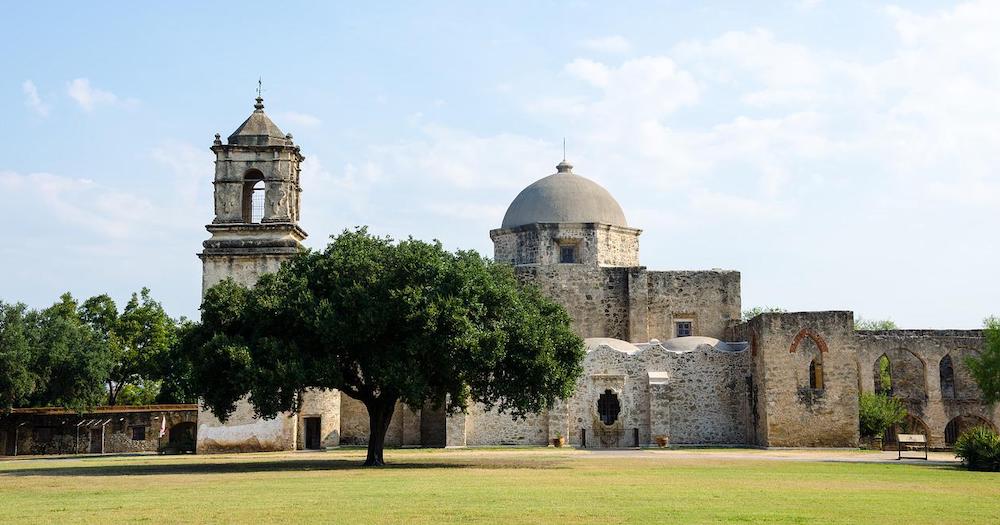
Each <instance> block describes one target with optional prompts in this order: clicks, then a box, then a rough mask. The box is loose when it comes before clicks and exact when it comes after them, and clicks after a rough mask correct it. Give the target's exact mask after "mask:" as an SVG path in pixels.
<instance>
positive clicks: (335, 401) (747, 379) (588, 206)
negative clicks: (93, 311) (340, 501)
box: [197, 98, 1000, 452]
mask: <svg viewBox="0 0 1000 525" xmlns="http://www.w3.org/2000/svg"><path fill="white" fill-rule="evenodd" d="M254 108H255V109H254V111H253V113H252V114H251V115H250V117H249V118H248V119H247V120H246V121H245V122H244V123H243V124H242V125H241V126H240V127H239V128H238V129H237V130H236V131H235V132H234V133H233V134H232V135H230V136H229V138H228V140H227V143H226V144H223V143H222V141H221V139H220V137H219V135H216V140H215V143H214V144H213V146H212V151H213V152H214V153H215V155H216V163H215V165H216V169H215V218H214V220H213V221H212V223H211V224H209V225H208V226H207V229H208V231H209V232H210V233H211V234H212V236H211V238H210V239H209V240H207V241H205V243H204V250H203V251H202V253H201V254H199V257H200V258H201V260H202V261H203V265H204V267H203V268H204V271H203V279H202V287H203V292H204V290H206V289H208V288H209V287H211V286H212V285H214V284H216V283H218V282H219V281H221V280H223V279H225V278H227V277H232V278H233V279H235V280H236V281H238V282H241V283H244V284H247V285H252V284H254V283H255V282H256V280H257V278H258V277H259V276H260V275H262V274H264V273H267V272H272V271H274V270H275V269H277V268H278V266H279V265H280V264H281V262H282V261H283V260H285V259H287V258H288V257H290V256H291V255H292V254H294V253H295V252H296V251H297V250H298V249H300V248H301V242H302V240H303V239H305V237H306V233H305V232H304V231H303V230H302V229H301V228H300V227H299V226H298V221H299V202H300V201H299V195H300V193H301V191H302V189H301V187H300V186H299V171H300V163H301V162H302V160H303V156H302V154H301V153H300V151H299V148H298V146H296V145H295V144H294V142H293V141H292V136H291V135H290V134H289V135H286V134H284V133H282V132H281V130H280V129H279V128H278V127H277V126H276V125H275V124H274V123H273V122H272V121H271V120H270V119H269V118H268V117H267V115H266V114H265V113H264V105H263V101H262V100H261V99H260V98H258V99H257V104H256V105H255V106H254ZM640 233H641V230H638V229H636V228H634V227H631V226H630V225H629V224H628V222H627V221H626V219H625V213H624V212H623V210H622V208H621V206H619V204H618V203H617V201H615V199H614V198H613V197H612V196H611V194H609V193H608V192H607V191H606V190H605V189H604V188H602V187H601V186H599V185H598V184H596V183H594V182H593V181H591V180H589V179H586V178H584V177H581V176H579V175H577V174H575V173H574V172H573V166H571V165H570V164H569V163H568V162H566V161H565V160H564V161H563V162H561V163H559V165H558V166H557V167H556V173H554V174H552V175H549V176H547V177H545V178H542V179H541V180H539V181H537V182H535V183H533V184H531V185H530V186H528V187H527V188H525V189H524V190H523V191H522V192H521V193H520V194H519V195H518V196H517V197H516V198H515V199H514V201H513V202H512V203H511V205H510V207H509V208H508V210H507V213H506V215H505V216H504V217H503V221H502V223H501V227H500V228H497V229H495V230H493V231H491V232H490V237H491V239H492V240H493V243H494V257H495V259H496V260H497V261H500V262H505V263H509V264H511V265H513V266H514V267H515V271H516V272H517V274H518V275H519V277H520V278H521V279H523V280H524V281H527V282H532V283H534V284H536V285H537V286H539V287H540V288H541V289H542V290H543V292H544V293H546V294H547V295H549V296H550V297H551V298H553V299H554V300H556V301H557V302H559V303H560V304H562V305H563V306H565V307H566V309H567V310H568V311H569V313H570V315H571V317H572V318H573V326H574V329H575V330H576V331H577V332H578V333H579V334H580V335H581V336H583V337H585V338H586V344H587V355H586V357H585V360H584V373H583V375H582V376H581V377H580V379H579V382H578V386H577V389H576V392H575V393H574V395H573V396H572V397H571V398H570V399H568V400H566V401H565V402H561V403H559V404H558V405H557V406H556V407H553V408H552V409H551V410H549V411H547V412H545V413H541V414H534V415H532V416H529V417H528V418H526V419H523V420H512V419H511V417H510V416H509V415H506V414H499V413H495V412H489V411H485V410H483V408H482V407H477V406H472V407H470V409H469V411H468V413H467V414H458V415H454V416H446V415H445V414H444V413H443V411H441V410H434V409H432V408H431V407H407V406H400V407H397V410H396V413H395V415H394V416H393V419H392V422H391V424H390V428H389V431H388V433H387V436H386V444H387V445H389V446H393V445H399V446H437V447H441V446H448V447H462V446H480V445H545V444H548V443H550V442H551V440H552V439H555V438H559V437H563V438H565V439H566V440H567V441H568V442H569V443H570V444H572V445H574V446H586V447H631V446H636V445H638V446H647V445H650V444H653V443H656V442H657V441H668V442H670V443H672V444H720V445H751V446H782V447H784V446H807V447H808V446H831V447H854V446H857V445H858V441H859V436H858V396H859V394H860V393H861V392H864V391H874V390H876V384H875V376H876V373H877V372H876V370H877V367H878V366H879V365H878V363H879V361H880V360H882V359H885V360H888V364H889V370H890V371H891V377H892V391H891V393H892V395H894V396H897V397H899V398H900V399H902V400H903V401H904V403H905V404H906V405H907V407H908V409H909V412H910V414H911V419H910V421H909V422H908V423H909V425H908V426H909V427H911V429H915V432H917V433H924V434H926V435H927V436H928V438H929V441H930V444H931V446H932V447H943V446H947V445H950V444H951V443H952V442H953V441H954V439H955V437H956V436H957V434H958V433H960V432H961V431H962V430H963V429H964V428H967V427H969V426H971V425H977V424H985V425H989V426H992V427H994V428H996V426H997V424H998V422H1000V408H990V407H988V406H986V405H984V404H983V403H982V402H981V400H980V397H981V396H980V393H979V391H978V388H977V386H976V384H975V382H974V381H973V380H972V378H971V377H970V375H969V372H968V370H967V369H966V367H965V363H964V358H965V357H966V356H968V355H970V354H973V353H975V352H978V351H980V349H981V348H982V345H983V337H982V332H981V331H979V330H890V331H856V330H854V323H853V314H852V313H851V312H848V311H831V312H797V313H766V314H761V315H758V316H756V317H754V318H753V319H750V320H748V321H742V320H741V319H740V306H741V305H740V274H739V272H736V271H731V270H707V271H651V270H648V269H646V268H645V267H643V266H641V265H640V263H639V235H640ZM198 421H199V429H198V433H197V436H198V451H199V452H213V451H232V450H242V451H253V450H290V449H296V448H322V447H329V446H337V445H339V444H354V445H361V444H364V443H365V442H366V440H367V435H368V416H367V413H366V411H365V407H364V405H363V404H361V403H360V402H359V401H357V400H354V399H352V398H350V397H348V396H346V395H343V394H341V393H340V392H337V391H313V392H308V393H307V394H306V396H305V399H304V403H303V407H302V409H301V411H300V412H298V413H287V414H282V415H280V416H279V417H277V418H275V419H271V420H261V419H257V418H255V417H254V416H253V411H252V409H251V407H250V406H249V404H248V403H246V402H243V403H240V405H239V407H238V409H237V412H236V413H235V414H233V416H232V417H231V418H230V420H229V421H227V422H226V423H225V424H222V423H220V422H219V421H218V420H217V419H216V418H215V417H213V416H212V414H211V413H209V412H207V411H205V410H202V411H201V412H200V413H199V416H198Z"/></svg>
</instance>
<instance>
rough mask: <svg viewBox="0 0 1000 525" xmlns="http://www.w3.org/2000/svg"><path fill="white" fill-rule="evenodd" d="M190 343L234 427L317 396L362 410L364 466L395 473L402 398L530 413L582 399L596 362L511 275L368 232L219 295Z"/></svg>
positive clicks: (214, 405) (202, 385)
mask: <svg viewBox="0 0 1000 525" xmlns="http://www.w3.org/2000/svg"><path fill="white" fill-rule="evenodd" d="M188 339H189V341H188V342H187V343H185V346H187V347H188V348H189V349H191V360H192V382H193V385H194V386H195V389H196V391H197V393H198V394H199V395H200V396H202V398H203V400H204V402H205V404H206V405H207V406H208V407H209V408H211V409H212V411H213V412H214V413H215V414H216V415H217V416H219V417H221V418H223V419H224V418H225V417H226V416H228V414H231V413H232V411H233V410H234V409H235V406H236V403H237V402H238V401H239V400H240V399H242V398H243V397H244V396H247V395H249V401H250V402H251V403H252V405H253V407H254V409H255V411H256V412H257V414H258V415H259V416H263V417H270V416H275V415H276V414H277V413H279V412H282V411H287V410H293V409H295V407H296V406H297V403H298V402H299V401H300V400H301V395H302V393H303V392H304V391H305V390H306V389H309V388H323V389H339V390H340V391H341V392H343V393H345V394H347V395H348V396H351V397H353V398H355V399H357V400H359V401H361V402H362V403H364V405H365V407H366V408H367V409H368V415H369V423H370V426H369V428H370V436H369V442H368V457H367V459H366V461H365V465H382V464H383V463H384V461H383V455H382V450H383V446H384V440H385V432H386V429H387V427H388V424H389V421H390V420H391V418H392V415H393V412H394V409H395V405H396V403H397V401H402V402H404V403H406V404H407V405H409V406H412V407H422V406H424V405H425V404H426V403H430V404H432V405H436V406H438V407H440V406H441V404H444V406H445V408H446V409H447V410H448V411H449V412H455V411H462V410H465V409H466V407H467V406H468V403H470V402H472V403H481V404H483V405H485V406H486V407H487V408H488V409H497V410H499V411H504V412H508V413H511V414H513V415H514V416H523V415H525V414H527V413H531V412H538V411H541V410H543V409H545V408H547V407H550V406H552V404H553V403H554V402H555V400H556V399H558V398H566V397H568V396H569V395H570V394H571V393H572V390H573V387H574V385H575V382H576V379H577V377H578V376H579V374H580V373H581V371H582V368H581V360H582V358H583V353H584V350H583V341H582V340H581V339H580V338H579V337H578V336H577V335H575V334H574V333H573V332H572V330H571V329H570V318H569V316H568V314H567V313H566V311H565V310H564V309H563V308H562V307H561V306H559V305H557V304H555V303H554V302H552V301H550V300H548V299H546V298H545V297H543V296H542V295H541V293H540V292H539V291H538V290H537V289H535V288H534V287H529V286H524V285H522V284H521V283H519V282H518V280H517V279H516V277H515V276H514V273H513V271H512V270H511V268H510V267H509V266H507V265H503V264H495V263H492V262H491V261H489V260H487V259H484V258H483V257H481V256H480V255H478V254H477V253H475V252H471V251H459V252H457V253H450V252H448V251H446V250H444V249H443V248H442V247H441V245H440V244H439V243H434V244H430V243H426V242H422V241H418V240H414V239H408V240H404V241H401V242H395V241H393V240H392V239H391V238H384V237H375V236H372V235H369V234H368V232H367V230H365V229H363V228H362V229H359V230H355V231H345V232H343V233H342V234H341V235H339V236H336V237H334V238H333V239H332V242H331V243H330V244H329V245H328V246H327V248H326V249H325V250H323V251H315V252H305V253H302V254H300V255H297V256H296V257H294V258H292V259H291V260H289V261H287V262H286V263H284V264H283V265H282V267H281V269H280V270H279V271H278V272H276V273H274V274H269V275H265V276H263V277H261V278H260V280H259V281H258V282H257V284H256V286H254V287H253V288H247V287H245V286H242V285H239V284H237V283H235V282H233V281H224V282H222V283H220V284H219V285H217V286H215V287H213V288H211V289H210V290H208V292H207V293H206V296H205V300H204V302H203V304H202V323H201V325H200V326H199V327H198V329H196V330H192V331H191V332H190V333H189V335H188Z"/></svg>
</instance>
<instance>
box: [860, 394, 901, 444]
mask: <svg viewBox="0 0 1000 525" xmlns="http://www.w3.org/2000/svg"><path fill="white" fill-rule="evenodd" d="M858 403H859V406H858V414H859V416H860V420H861V421H860V424H861V435H862V436H870V437H877V438H882V437H884V435H885V431H886V430H887V429H888V428H889V427H892V426H894V425H898V424H900V423H902V422H903V420H905V419H906V416H907V413H906V407H904V406H903V403H902V401H900V400H899V399H896V398H892V397H888V396H885V395H881V394H873V393H871V392H862V394H861V396H860V397H859V399H858Z"/></svg>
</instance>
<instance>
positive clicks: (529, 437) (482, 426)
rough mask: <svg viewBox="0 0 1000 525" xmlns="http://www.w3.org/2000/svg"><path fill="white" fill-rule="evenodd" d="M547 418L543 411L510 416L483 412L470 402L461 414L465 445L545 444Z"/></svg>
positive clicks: (547, 434) (547, 426) (547, 440)
mask: <svg viewBox="0 0 1000 525" xmlns="http://www.w3.org/2000/svg"><path fill="white" fill-rule="evenodd" d="M548 419H549V418H548V414H547V413H542V414H529V415H527V416H526V417H525V418H524V419H522V418H516V419H514V418H512V417H511V415H510V414H509V413H504V414H501V413H500V412H497V411H496V410H489V411H487V410H486V409H485V408H484V407H483V406H482V405H479V404H477V405H473V406H470V407H469V410H468V414H467V415H466V416H465V439H466V445H468V446H470V447H472V446H486V445H546V444H548V442H549V421H548Z"/></svg>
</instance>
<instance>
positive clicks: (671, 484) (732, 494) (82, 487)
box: [0, 449, 1000, 525]
mask: <svg viewBox="0 0 1000 525" xmlns="http://www.w3.org/2000/svg"><path fill="white" fill-rule="evenodd" d="M718 456H719V454H717V453H714V452H713V451H687V452H684V453H682V454H673V453H671V452H646V453H641V454H637V453H631V454H630V453H619V454H616V455H614V456H611V455H606V454H591V453H586V452H579V451H574V450H552V449H526V450H503V451H484V450H447V451H444V450H390V451H387V452H386V460H387V461H389V462H391V466H389V467H386V468H382V469H363V468H359V467H358V466H357V465H358V463H359V462H360V461H361V460H362V459H363V451H358V450H338V451H330V452H318V453H275V454H243V455H218V456H215V455H210V456H185V457H177V456H174V457H160V456H133V457H111V458H82V459H38V460H28V461H23V460H16V461H4V462H0V520H4V521H17V522H38V523H65V522H88V523H89V522H93V523H126V522H137V521H139V522H143V521H148V522H155V523H164V522H166V523H170V522H207V521H208V522H236V523H251V522H257V523H267V522H275V521H284V522H288V523H298V522H306V521H311V522H339V523H359V524H360V523H428V524H431V523H442V522H481V523H559V524H567V525H578V524H584V523H600V524H608V523H635V522H655V523H668V522H671V523H691V522H718V521H729V522H732V521H743V522H776V523H788V522H791V523H811V522H818V521H822V522H835V523H859V522H865V523H880V524H885V523H906V524H913V523H956V522H981V523H998V522H1000V474H995V473H978V472H966V471H963V470H960V469H957V468H955V467H952V466H941V465H927V464H922V465H907V464H876V463H842V462H841V463H834V462H812V461H809V462H807V461H779V460H773V459H772V460H763V459H753V458H752V456H751V458H748V459H732V458H720V457H718Z"/></svg>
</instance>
